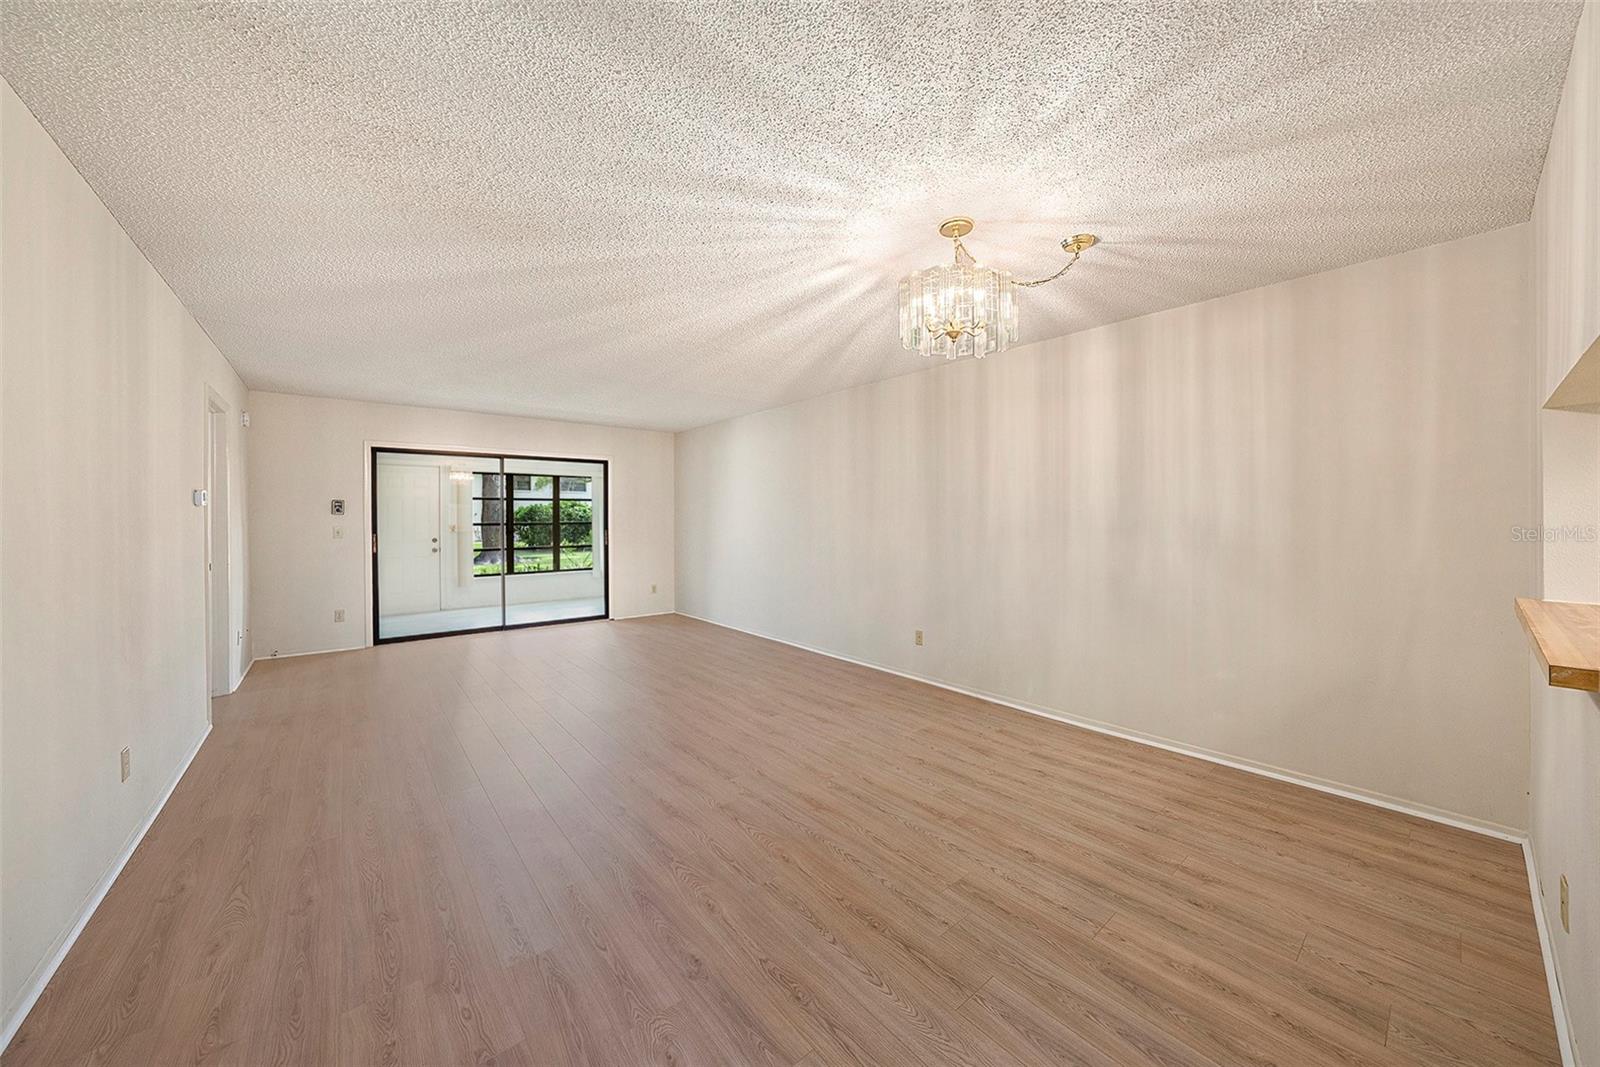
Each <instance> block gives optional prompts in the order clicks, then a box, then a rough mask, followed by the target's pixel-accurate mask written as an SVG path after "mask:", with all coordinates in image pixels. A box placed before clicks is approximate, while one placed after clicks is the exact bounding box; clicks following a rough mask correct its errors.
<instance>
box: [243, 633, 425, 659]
mask: <svg viewBox="0 0 1600 1067" xmlns="http://www.w3.org/2000/svg"><path fill="white" fill-rule="evenodd" d="M439 636H440V637H447V636H449V635H448V634H440V635H439ZM374 647H376V646H374V645H346V646H345V647H344V648H313V649H311V650H310V651H308V652H279V653H277V654H276V655H270V654H269V655H266V656H257V657H256V658H255V659H253V660H251V661H250V663H251V666H254V665H255V664H256V663H257V662H258V661H260V660H264V659H298V658H299V657H301V656H326V655H330V654H332V653H334V652H360V651H361V650H362V649H364V648H374Z"/></svg>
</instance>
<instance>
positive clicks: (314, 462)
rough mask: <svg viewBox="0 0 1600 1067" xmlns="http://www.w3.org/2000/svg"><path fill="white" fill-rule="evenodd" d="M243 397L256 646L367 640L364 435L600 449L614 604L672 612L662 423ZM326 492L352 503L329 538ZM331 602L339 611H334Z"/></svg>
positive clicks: (316, 648) (534, 449)
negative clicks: (623, 425)
mask: <svg viewBox="0 0 1600 1067" xmlns="http://www.w3.org/2000/svg"><path fill="white" fill-rule="evenodd" d="M249 408H250V431H249V432H250V524H251V525H250V536H251V581H252V584H253V589H252V600H251V604H252V616H251V623H252V630H253V635H254V638H255V651H256V655H257V656H262V657H265V656H270V655H272V654H273V653H274V652H276V653H277V654H279V655H290V654H293V653H300V652H320V651H326V650H328V649H335V648H354V647H359V646H361V645H363V644H365V643H366V642H367V641H368V640H369V639H370V627H369V625H368V617H369V616H370V614H371V605H372V596H371V587H370V584H369V580H370V576H371V563H372V557H371V555H370V553H369V551H368V542H367V534H368V528H369V524H370V519H369V517H368V516H369V511H368V507H367V497H368V468H367V446H368V445H369V443H370V444H386V445H403V446H406V447H416V448H430V449H441V450H477V451H483V452H509V453H526V454H534V455H545V456H566V457H572V458H578V459H606V460H609V461H610V464H611V466H610V475H611V519H610V522H611V550H610V552H611V613H612V615H613V616H614V617H617V618H622V617H625V616H629V615H645V614H651V613H654V612H662V611H671V610H673V604H674V593H673V477H674V472H673V438H672V435H671V434H669V433H660V432H656V431H653V430H623V429H617V428H615V427H610V426H590V425H585V424H582V423H571V422H549V421H545V420H540V419H521V418H512V417H508V416H501V415H479V414H473V413H470V412H462V411H443V410H438V409H434V408H417V407H401V406H397V405H392V404H368V403H361V402H358V401H352V400H331V399H327V398H322V397H305V396H291V395H287V394H283V393H259V392H252V393H251V394H250V399H249ZM334 498H343V499H344V500H345V501H346V504H347V508H348V513H347V514H346V515H345V517H344V522H343V525H344V530H345V536H344V538H343V539H341V540H334V539H333V535H332V527H333V526H334V525H335V520H334V519H333V518H332V517H331V516H330V515H329V513H328V502H329V500H331V499H334ZM652 585H654V586H655V587H656V591H655V592H654V593H652V592H651V591H650V587H651V586H652ZM336 608H343V609H344V610H345V620H346V621H345V622H343V623H335V622H334V621H333V612H334V610H335V609H336Z"/></svg>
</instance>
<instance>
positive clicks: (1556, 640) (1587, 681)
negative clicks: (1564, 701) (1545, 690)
mask: <svg viewBox="0 0 1600 1067" xmlns="http://www.w3.org/2000/svg"><path fill="white" fill-rule="evenodd" d="M1517 618H1519V619H1521V620H1522V628H1523V629H1524V630H1526V631H1528V636H1529V637H1530V638H1532V639H1533V649H1534V651H1535V652H1537V653H1538V655H1539V662H1540V663H1542V664H1544V668H1545V676H1546V677H1547V678H1549V680H1550V684H1551V685H1558V686H1561V687H1562V688H1563V689H1586V690H1589V691H1590V692H1600V604H1572V603H1568V602H1566V601H1562V600H1534V599H1532V598H1530V597H1522V596H1519V597H1517Z"/></svg>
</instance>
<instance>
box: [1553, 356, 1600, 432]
mask: <svg viewBox="0 0 1600 1067" xmlns="http://www.w3.org/2000/svg"><path fill="white" fill-rule="evenodd" d="M1544 406H1545V407H1547V408H1549V409H1550V410H1552V411H1588V412H1591V413H1593V414H1597V415H1600V337H1596V338H1595V339H1594V344H1592V345H1590V346H1589V349H1588V351H1586V352H1585V353H1584V354H1583V355H1581V356H1579V357H1578V362H1576V363H1574V364H1573V365H1572V369H1571V370H1569V371H1567V376H1566V377H1565V378H1563V379H1561V384H1560V385H1558V386H1556V391H1555V392H1553V393H1551V394H1550V399H1549V400H1546V401H1545V402H1544Z"/></svg>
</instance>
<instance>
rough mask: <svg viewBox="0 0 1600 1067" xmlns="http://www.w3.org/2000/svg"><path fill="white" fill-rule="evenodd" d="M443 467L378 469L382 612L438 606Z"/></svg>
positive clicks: (415, 611)
mask: <svg viewBox="0 0 1600 1067" xmlns="http://www.w3.org/2000/svg"><path fill="white" fill-rule="evenodd" d="M439 548H440V545H439V468H438V467H409V466H403V465H399V464H395V465H392V466H391V465H387V464H384V465H380V466H379V467H378V610H379V611H380V612H381V613H382V614H384V615H413V614H418V613H420V612H425V611H438V610H439V557H440V555H441V553H440V551H439Z"/></svg>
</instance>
